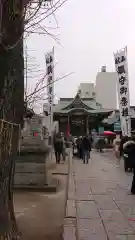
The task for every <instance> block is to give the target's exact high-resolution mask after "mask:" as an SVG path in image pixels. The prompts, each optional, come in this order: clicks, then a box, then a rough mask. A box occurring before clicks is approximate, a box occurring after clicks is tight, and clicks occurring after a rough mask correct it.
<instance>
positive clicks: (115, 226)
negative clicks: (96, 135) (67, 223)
mask: <svg viewBox="0 0 135 240" xmlns="http://www.w3.org/2000/svg"><path fill="white" fill-rule="evenodd" d="M73 162H74V178H75V199H76V201H75V202H76V214H77V216H76V217H77V233H76V234H77V240H135V196H132V195H130V194H129V192H130V185H131V182H132V174H131V173H128V174H126V173H125V172H124V170H123V166H122V164H121V165H119V163H118V161H117V160H116V159H115V158H114V156H113V154H112V153H111V152H107V153H103V154H100V153H96V152H94V151H93V152H92V160H91V161H90V162H89V164H85V165H84V164H83V163H82V162H81V161H80V160H77V159H75V160H74V161H73Z"/></svg>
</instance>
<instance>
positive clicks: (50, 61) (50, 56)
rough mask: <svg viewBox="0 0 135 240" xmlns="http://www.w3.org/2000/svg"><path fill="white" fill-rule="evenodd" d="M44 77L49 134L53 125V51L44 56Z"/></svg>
mask: <svg viewBox="0 0 135 240" xmlns="http://www.w3.org/2000/svg"><path fill="white" fill-rule="evenodd" d="M45 59H46V76H47V95H48V119H49V124H48V125H49V134H50V136H51V129H52V124H53V103H54V49H53V50H52V52H49V53H47V54H46V55H45Z"/></svg>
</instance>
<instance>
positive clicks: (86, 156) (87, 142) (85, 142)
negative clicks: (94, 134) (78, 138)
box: [81, 137, 91, 164]
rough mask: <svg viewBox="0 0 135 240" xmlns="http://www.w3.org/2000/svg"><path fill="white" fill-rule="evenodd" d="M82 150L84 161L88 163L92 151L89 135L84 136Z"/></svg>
mask: <svg viewBox="0 0 135 240" xmlns="http://www.w3.org/2000/svg"><path fill="white" fill-rule="evenodd" d="M81 147H82V151H83V163H84V164H85V163H88V162H89V158H90V151H91V142H90V140H89V138H88V137H84V138H83V139H82V144H81Z"/></svg>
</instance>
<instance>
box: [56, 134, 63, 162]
mask: <svg viewBox="0 0 135 240" xmlns="http://www.w3.org/2000/svg"><path fill="white" fill-rule="evenodd" d="M54 151H55V158H56V163H57V164H59V163H60V160H61V155H62V153H63V141H62V137H61V136H60V134H58V135H56V137H55V139H54Z"/></svg>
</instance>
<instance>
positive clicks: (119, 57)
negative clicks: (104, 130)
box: [114, 47, 131, 137]
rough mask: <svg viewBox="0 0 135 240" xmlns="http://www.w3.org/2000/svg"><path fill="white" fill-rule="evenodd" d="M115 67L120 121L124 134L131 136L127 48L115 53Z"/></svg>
mask: <svg viewBox="0 0 135 240" xmlns="http://www.w3.org/2000/svg"><path fill="white" fill-rule="evenodd" d="M114 59H115V67H116V72H117V76H118V79H117V89H118V101H119V109H120V122H121V130H122V135H123V136H129V137H130V136H131V117H130V102H129V82H128V64H127V48H126V47H125V48H124V49H122V50H121V51H119V52H117V53H116V54H114Z"/></svg>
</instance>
